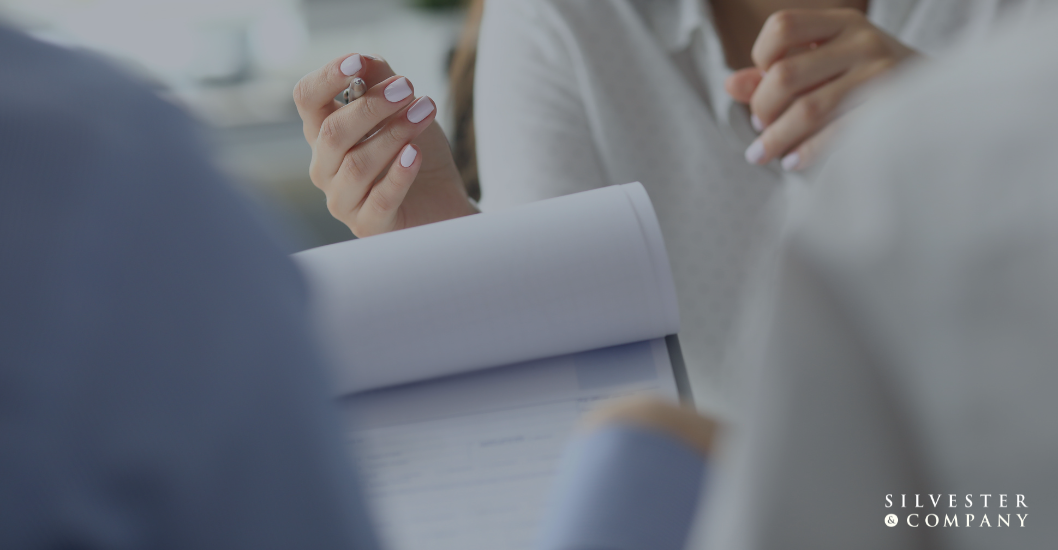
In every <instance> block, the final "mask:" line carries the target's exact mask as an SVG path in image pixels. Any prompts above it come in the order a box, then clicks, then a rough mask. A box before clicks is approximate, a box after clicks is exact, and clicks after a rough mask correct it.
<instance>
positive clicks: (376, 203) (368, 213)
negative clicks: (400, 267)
mask: <svg viewBox="0 0 1058 550" xmlns="http://www.w3.org/2000/svg"><path fill="white" fill-rule="evenodd" d="M420 167H422V155H421V154H420V151H419V148H418V147H416V146H414V145H412V144H410V143H409V144H407V145H405V146H404V148H402V149H401V150H400V154H399V155H397V158H396V159H394V160H393V164H392V165H391V166H390V167H389V171H388V172H387V173H386V177H384V178H382V180H381V181H379V182H378V183H376V184H375V185H374V186H373V187H371V192H370V193H368V195H367V198H366V199H365V200H364V204H363V206H362V207H361V208H360V212H359V215H358V216H357V217H358V225H361V231H362V232H363V233H364V234H363V235H361V234H359V233H356V236H357V237H366V236H368V235H375V234H378V233H385V232H387V231H392V230H394V229H398V228H400V227H403V225H404V224H403V223H402V222H401V220H400V215H401V212H402V210H401V209H400V205H401V204H402V203H403V202H404V197H406V196H407V195H408V190H409V189H411V186H412V183H414V182H415V176H416V175H418V174H419V168H420ZM360 222H362V223H360Z"/></svg>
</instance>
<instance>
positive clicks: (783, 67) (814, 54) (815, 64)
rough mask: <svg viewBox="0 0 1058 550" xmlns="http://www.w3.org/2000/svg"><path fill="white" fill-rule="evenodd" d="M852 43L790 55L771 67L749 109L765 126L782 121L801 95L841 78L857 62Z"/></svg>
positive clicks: (836, 41)
mask: <svg viewBox="0 0 1058 550" xmlns="http://www.w3.org/2000/svg"><path fill="white" fill-rule="evenodd" d="M848 42H849V40H847V39H843V38H842V37H840V36H839V37H838V38H835V39H834V40H832V41H830V42H827V43H826V44H824V45H822V46H820V47H818V48H815V49H812V50H805V51H804V52H802V53H799V54H797V55H793V56H788V57H785V58H783V59H780V60H779V61H776V62H775V63H774V64H772V66H771V68H770V69H768V72H767V74H765V76H764V79H763V80H762V81H761V82H760V85H759V86H757V89H756V91H755V92H754V93H753V98H752V99H751V100H750V110H751V111H752V112H753V114H755V115H757V117H758V118H759V119H760V121H761V122H762V123H763V125H764V126H768V125H770V124H771V123H772V122H774V121H775V119H777V118H779V115H781V114H782V113H783V112H784V111H785V110H786V109H787V107H789V106H790V104H792V103H793V102H794V100H795V99H797V97H798V96H800V95H802V94H804V93H807V92H808V91H810V90H812V89H813V88H817V87H819V86H821V85H823V84H825V83H826V82H828V81H830V80H832V79H834V78H836V77H838V76H840V75H841V74H843V73H844V72H845V71H847V70H849V68H850V67H852V66H853V64H854V63H855V62H856V60H857V59H858V51H857V50H856V49H855V48H853V47H851V44H849V43H848Z"/></svg>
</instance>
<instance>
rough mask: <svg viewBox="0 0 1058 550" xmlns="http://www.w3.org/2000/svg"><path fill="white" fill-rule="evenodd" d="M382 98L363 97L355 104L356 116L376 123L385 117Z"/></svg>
mask: <svg viewBox="0 0 1058 550" xmlns="http://www.w3.org/2000/svg"><path fill="white" fill-rule="evenodd" d="M381 101H382V100H381V99H380V98H378V97H362V98H360V99H359V100H357V101H356V102H354V103H353V105H354V111H353V113H354V116H355V117H356V118H361V119H365V120H367V121H369V122H371V123H376V122H379V121H381V120H382V119H383V118H385V116H386V113H384V112H383V110H382V105H381Z"/></svg>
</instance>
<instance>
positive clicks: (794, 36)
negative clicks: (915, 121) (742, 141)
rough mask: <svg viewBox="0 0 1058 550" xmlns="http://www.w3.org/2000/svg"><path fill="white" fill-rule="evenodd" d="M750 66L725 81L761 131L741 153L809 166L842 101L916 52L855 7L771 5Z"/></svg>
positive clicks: (756, 158) (755, 159)
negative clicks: (777, 8)
mask: <svg viewBox="0 0 1058 550" xmlns="http://www.w3.org/2000/svg"><path fill="white" fill-rule="evenodd" d="M752 55H753V63H754V65H755V66H754V67H752V68H748V69H742V70H740V71H737V72H736V73H735V74H733V75H731V76H730V77H728V79H727V82H725V86H726V88H727V91H728V93H729V94H731V96H732V97H733V98H734V99H735V100H736V101H739V102H742V103H747V104H749V107H750V111H751V113H752V121H753V125H754V127H755V128H756V130H757V131H758V132H760V137H759V138H758V139H757V140H756V141H754V142H753V144H752V145H750V147H749V148H748V149H746V160H747V161H749V162H751V163H753V164H764V163H766V162H768V161H770V160H772V159H775V158H780V157H781V158H782V167H783V168H784V169H786V170H799V169H802V168H806V167H807V166H809V165H810V164H811V163H812V162H813V161H814V160H815V159H816V158H817V157H818V156H819V154H820V152H821V149H822V148H823V146H824V145H825V144H826V142H827V141H828V139H829V137H830V136H831V135H832V134H833V133H834V131H835V128H836V121H837V119H838V117H839V116H840V115H841V114H842V112H843V111H842V108H843V106H845V107H847V105H845V104H844V103H843V100H845V99H846V98H847V96H849V94H850V93H852V92H853V91H854V90H856V89H857V88H859V87H860V86H863V85H864V84H865V83H867V82H869V81H871V80H872V79H874V78H877V77H878V76H879V75H881V74H883V73H885V72H887V71H889V70H890V69H892V68H893V67H895V66H896V65H897V64H899V63H901V62H902V61H904V60H906V59H908V58H911V57H913V56H915V55H916V52H915V51H914V50H912V49H910V48H908V47H907V46H904V45H903V44H901V43H900V42H899V41H897V40H896V39H894V38H892V37H891V36H889V35H887V34H886V33H884V32H883V31H882V30H880V29H878V28H877V27H875V26H874V25H873V24H871V22H870V21H868V20H867V17H866V16H865V15H864V14H863V12H860V11H859V10H854V9H822V10H820V9H794V10H783V11H778V12H775V13H774V14H772V15H771V17H769V18H768V20H767V21H766V22H765V23H764V27H763V28H762V29H761V31H760V35H759V36H757V41H756V42H755V43H754V45H753V52H752Z"/></svg>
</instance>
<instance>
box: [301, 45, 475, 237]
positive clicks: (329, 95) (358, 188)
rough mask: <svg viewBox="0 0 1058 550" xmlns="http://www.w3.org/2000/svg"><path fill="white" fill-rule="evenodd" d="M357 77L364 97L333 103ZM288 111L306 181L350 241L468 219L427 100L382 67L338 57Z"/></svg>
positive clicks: (366, 59) (470, 210)
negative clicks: (296, 118) (306, 160)
mask: <svg viewBox="0 0 1058 550" xmlns="http://www.w3.org/2000/svg"><path fill="white" fill-rule="evenodd" d="M356 76H359V77H360V78H362V79H363V80H364V81H365V83H366V84H367V86H368V90H367V93H365V94H364V96H363V97H361V98H359V99H357V100H355V101H353V102H351V103H349V104H348V105H343V104H341V103H339V102H338V101H335V99H334V97H335V96H337V95H338V94H339V93H341V92H342V90H344V89H345V88H346V87H347V86H348V85H349V82H350V81H351V80H352V78H353V77H356ZM294 103H295V104H296V105H297V108H298V114H299V115H301V119H302V121H303V123H304V126H303V129H304V131H305V139H306V140H307V141H308V142H309V145H310V146H312V164H311V165H310V167H309V176H310V177H311V178H312V183H314V184H315V185H316V187H319V188H320V189H322V190H323V192H324V193H325V194H326V195H327V209H328V210H329V211H330V212H331V215H333V216H334V217H335V218H337V219H339V220H341V221H342V222H343V223H345V225H347V226H349V229H351V230H352V231H353V233H354V234H355V235H356V236H357V237H366V236H369V235H377V234H379V233H385V232H388V231H396V230H398V229H404V228H406V227H413V226H417V225H424V224H427V223H432V222H436V221H441V220H446V219H450V218H456V217H459V216H466V215H468V214H474V213H476V212H477V210H476V209H475V208H474V207H473V206H472V205H471V203H470V201H469V200H468V198H467V194H466V190H465V189H464V188H463V181H462V179H461V178H460V176H459V172H458V171H457V170H456V167H455V163H454V162H453V161H452V153H451V150H450V149H449V147H448V141H447V140H446V139H445V136H444V132H442V131H441V128H440V126H439V125H438V124H437V123H436V122H435V121H434V117H435V115H436V114H437V109H436V106H435V105H434V103H433V100H432V99H430V98H429V97H426V96H423V97H421V98H418V99H416V98H415V93H414V88H413V86H412V84H411V82H410V81H409V80H408V79H407V78H405V77H399V76H396V75H394V74H393V71H392V70H391V69H390V67H389V64H387V63H386V62H385V61H384V60H382V59H379V58H375V57H370V56H366V55H359V54H353V55H348V56H342V57H340V58H338V59H335V60H333V61H331V62H330V63H328V64H327V65H325V66H324V67H323V68H321V69H319V70H317V71H315V72H313V73H310V74H308V75H306V76H305V77H304V78H302V79H301V80H300V81H299V82H298V84H297V86H296V87H295V88H294Z"/></svg>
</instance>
